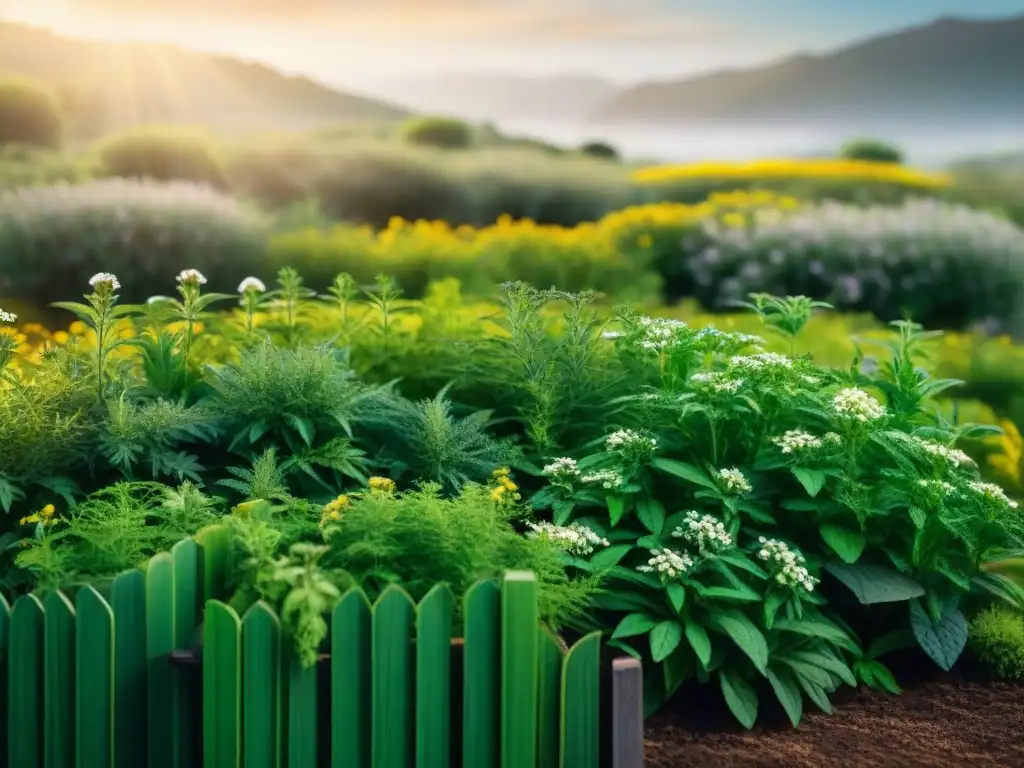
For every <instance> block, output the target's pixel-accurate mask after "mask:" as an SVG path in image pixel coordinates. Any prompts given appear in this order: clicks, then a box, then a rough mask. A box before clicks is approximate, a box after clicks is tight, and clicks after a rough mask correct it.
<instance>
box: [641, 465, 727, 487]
mask: <svg viewBox="0 0 1024 768" xmlns="http://www.w3.org/2000/svg"><path fill="white" fill-rule="evenodd" d="M651 466H652V467H654V468H655V469H657V470H658V471H660V472H664V473H665V474H667V475H672V476H673V477H678V478H679V479H680V480H685V481H687V482H688V483H693V484H694V485H701V486H703V487H705V488H710V489H711V490H713V491H717V490H718V486H717V485H715V482H714V481H713V480H712V479H711V478H709V477H708V476H707V474H706V473H704V472H702V471H701V470H700V469H699V468H697V467H695V466H693V464H687V463H685V462H682V461H675V460H674V459H653V460H652V461H651Z"/></svg>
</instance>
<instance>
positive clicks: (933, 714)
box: [645, 675, 1024, 768]
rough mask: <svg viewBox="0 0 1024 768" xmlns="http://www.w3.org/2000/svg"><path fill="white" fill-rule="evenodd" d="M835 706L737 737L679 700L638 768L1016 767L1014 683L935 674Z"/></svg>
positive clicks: (655, 721)
mask: <svg viewBox="0 0 1024 768" xmlns="http://www.w3.org/2000/svg"><path fill="white" fill-rule="evenodd" d="M680 699H681V700H680ZM695 699H696V700H695ZM765 703H766V704H767V702H765ZM833 703H834V705H835V710H836V711H835V713H834V714H832V715H826V714H823V713H822V712H820V711H818V710H817V709H809V710H808V711H807V713H806V714H805V716H804V720H803V722H802V723H801V724H800V727H799V728H796V729H794V728H791V727H790V726H789V724H788V721H782V722H780V718H779V716H778V713H777V712H766V713H765V715H767V717H766V718H765V722H764V724H762V723H761V722H759V723H758V725H757V726H755V728H754V729H753V730H751V731H744V730H743V729H742V728H741V727H740V726H738V725H730V724H728V722H727V721H726V720H725V716H724V712H723V711H722V710H723V708H722V707H721V706H720V705H718V704H717V703H715V702H711V701H709V700H707V699H706V698H705V697H704V696H701V695H700V694H697V695H696V696H695V697H686V696H682V697H677V701H676V702H675V703H673V704H672V705H671V706H670V708H669V709H668V710H666V711H664V712H661V713H659V714H657V715H655V716H654V717H653V718H652V719H651V721H650V722H649V723H648V726H647V734H646V740H645V743H646V747H645V749H646V758H647V761H646V765H647V766H648V768H688V766H700V767H701V768H713V767H714V766H723V767H724V766H728V767H729V768H732V767H733V766H736V767H737V768H743V767H745V766H750V767H753V766H757V768H775V766H778V767H779V768H782V767H783V766H785V768H819V767H824V768H854V767H856V768H859V767H860V766H871V767H872V768H876V767H877V766H893V768H896V767H897V766H898V767H899V768H918V767H920V768H949V767H950V766H971V767H972V768H974V767H975V766H978V767H979V768H996V767H997V766H998V767H999V768H1002V767H1003V766H1006V767H1007V768H1014V767H1016V766H1024V684H1022V683H1005V682H987V681H979V680H977V679H970V678H965V677H964V676H963V675H960V676H953V675H944V676H937V677H934V676H933V677H932V679H927V680H920V681H918V682H915V683H913V684H910V685H907V686H906V687H905V688H904V691H903V693H902V694H901V695H899V696H890V695H887V694H882V693H877V692H875V691H871V690H868V689H866V688H860V689H857V690H852V689H847V691H846V692H838V693H837V694H836V695H835V697H834V701H833ZM807 706H809V707H810V706H811V705H809V704H808V705H807Z"/></svg>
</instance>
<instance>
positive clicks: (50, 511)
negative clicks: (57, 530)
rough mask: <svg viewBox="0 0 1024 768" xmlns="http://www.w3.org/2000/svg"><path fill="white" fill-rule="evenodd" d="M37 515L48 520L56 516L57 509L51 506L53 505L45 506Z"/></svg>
mask: <svg viewBox="0 0 1024 768" xmlns="http://www.w3.org/2000/svg"><path fill="white" fill-rule="evenodd" d="M39 514H40V516H42V517H43V518H45V519H47V520H49V519H50V518H51V517H53V516H54V515H55V514H57V509H56V508H55V507H54V506H53V504H47V505H46V506H45V507H43V508H42V509H41V510H39Z"/></svg>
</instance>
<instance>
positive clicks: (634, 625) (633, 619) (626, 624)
mask: <svg viewBox="0 0 1024 768" xmlns="http://www.w3.org/2000/svg"><path fill="white" fill-rule="evenodd" d="M659 621H660V620H659V619H658V618H656V617H654V616H649V615H647V614H645V613H631V614H629V615H628V616H626V617H625V618H624V619H623V620H622V621H620V622H619V624H618V626H617V627H615V631H614V632H612V637H613V638H620V637H633V636H634V635H642V634H644V633H646V632H650V631H651V630H652V629H654V628H655V627H656V626H658V622H659Z"/></svg>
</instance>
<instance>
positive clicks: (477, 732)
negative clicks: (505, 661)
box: [462, 580, 501, 768]
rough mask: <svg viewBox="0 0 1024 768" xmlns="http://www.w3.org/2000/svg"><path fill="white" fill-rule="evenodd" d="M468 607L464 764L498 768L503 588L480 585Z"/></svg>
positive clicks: (469, 597) (468, 597)
mask: <svg viewBox="0 0 1024 768" xmlns="http://www.w3.org/2000/svg"><path fill="white" fill-rule="evenodd" d="M463 605H464V608H463V617H464V618H463V623H464V625H465V628H464V631H463V634H464V638H463V643H464V645H463V652H462V669H463V672H462V674H463V683H462V764H463V765H464V766H470V765H472V766H480V768H498V765H499V762H500V755H501V698H500V696H499V694H500V691H501V587H499V586H498V582H497V581H494V580H489V581H481V582H478V583H477V584H474V585H473V586H472V587H470V588H469V590H468V591H467V592H466V597H465V600H464V603H463Z"/></svg>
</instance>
